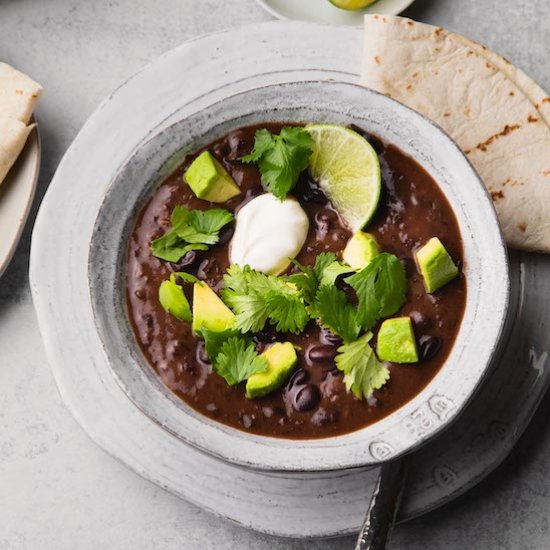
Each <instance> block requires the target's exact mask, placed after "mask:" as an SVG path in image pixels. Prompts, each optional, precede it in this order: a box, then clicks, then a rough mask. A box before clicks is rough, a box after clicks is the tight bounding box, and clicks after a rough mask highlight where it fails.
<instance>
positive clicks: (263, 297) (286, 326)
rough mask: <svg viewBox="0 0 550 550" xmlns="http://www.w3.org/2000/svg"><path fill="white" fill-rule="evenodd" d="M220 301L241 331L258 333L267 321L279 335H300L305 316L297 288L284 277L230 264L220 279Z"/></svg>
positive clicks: (306, 315)
mask: <svg viewBox="0 0 550 550" xmlns="http://www.w3.org/2000/svg"><path fill="white" fill-rule="evenodd" d="M224 284H225V288H224V289H223V290H222V292H221V294H222V299H223V301H224V302H225V303H226V304H227V305H228V306H229V307H230V308H231V309H232V310H233V312H234V313H235V315H236V316H237V322H236V325H235V326H236V328H238V329H239V330H240V331H241V332H243V333H245V332H249V331H252V332H259V331H260V330H262V329H263V328H264V326H265V324H266V323H267V321H268V320H269V322H270V324H272V325H274V326H275V328H276V330H278V331H280V332H292V333H294V334H298V333H300V332H301V331H302V330H303V329H304V327H305V326H306V324H307V322H308V321H309V314H308V312H307V310H306V305H305V303H304V300H303V298H302V293H301V292H300V290H299V289H297V288H295V287H293V286H292V284H288V283H287V282H286V281H285V280H284V278H282V277H275V276H273V275H265V274H263V273H260V272H259V271H255V270H254V269H251V268H250V267H249V266H244V267H241V266H239V265H236V264H235V265H232V266H231V267H230V268H229V269H228V271H227V273H226V275H225V276H224Z"/></svg>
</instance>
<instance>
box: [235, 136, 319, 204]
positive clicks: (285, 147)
mask: <svg viewBox="0 0 550 550" xmlns="http://www.w3.org/2000/svg"><path fill="white" fill-rule="evenodd" d="M312 150H313V139H312V137H311V136H310V135H309V133H308V132H307V130H305V129H304V128H300V127H293V126H285V127H284V128H283V129H282V130H281V133H280V134H279V135H276V134H272V133H271V132H270V131H269V130H266V129H265V128H263V129H261V130H257V131H256V135H255V137H254V149H253V150H252V152H251V153H250V154H249V155H245V156H244V157H241V159H240V160H241V161H242V162H245V163H256V164H258V167H259V169H260V173H261V175H262V182H263V183H264V185H265V186H266V188H267V190H268V191H270V192H271V193H273V194H274V195H275V196H276V197H277V198H278V199H279V200H284V199H285V198H286V196H287V195H288V193H289V192H290V191H291V190H292V188H293V187H294V186H295V185H296V182H297V181H298V177H299V175H300V173H301V172H302V171H303V170H305V169H306V168H307V167H308V165H309V158H310V156H311V153H312Z"/></svg>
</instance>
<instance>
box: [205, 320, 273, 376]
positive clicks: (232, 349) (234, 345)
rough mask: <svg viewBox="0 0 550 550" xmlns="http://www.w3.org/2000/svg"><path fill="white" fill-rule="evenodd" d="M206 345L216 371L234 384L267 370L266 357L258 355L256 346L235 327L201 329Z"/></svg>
mask: <svg viewBox="0 0 550 550" xmlns="http://www.w3.org/2000/svg"><path fill="white" fill-rule="evenodd" d="M201 333H202V336H203V338H204V345H205V348H206V352H207V353H208V357H209V358H210V361H212V369H213V370H214V372H216V373H217V374H219V375H220V376H222V377H223V378H224V379H225V381H226V382H227V383H228V384H229V385H230V386H234V385H235V384H238V383H239V382H243V381H244V380H247V379H248V378H250V376H252V375H253V374H256V373H257V372H265V371H266V370H267V366H268V365H267V361H266V359H265V357H261V356H260V355H258V352H257V351H256V346H255V345H254V343H253V342H252V341H251V340H250V338H247V337H246V336H243V335H242V334H239V333H238V331H236V330H234V329H229V330H225V331H222V332H214V331H212V330H208V329H207V328H206V327H204V326H203V327H202V329H201Z"/></svg>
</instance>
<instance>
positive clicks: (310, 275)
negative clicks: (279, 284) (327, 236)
mask: <svg viewBox="0 0 550 550" xmlns="http://www.w3.org/2000/svg"><path fill="white" fill-rule="evenodd" d="M291 261H292V263H293V264H294V265H296V266H298V267H299V268H300V270H301V271H302V273H293V274H292V275H289V277H288V281H289V282H291V283H293V284H294V285H296V287H297V288H298V289H300V290H301V291H302V293H303V295H304V299H305V301H306V302H307V303H308V304H312V303H313V302H314V301H315V294H317V290H318V289H319V285H320V284H321V279H322V278H323V273H324V272H325V270H326V269H327V267H328V266H330V265H331V264H332V263H334V262H335V261H336V254H334V252H322V253H321V254H319V256H317V258H315V265H314V266H313V267H311V266H307V265H302V264H301V263H300V262H298V261H297V260H291Z"/></svg>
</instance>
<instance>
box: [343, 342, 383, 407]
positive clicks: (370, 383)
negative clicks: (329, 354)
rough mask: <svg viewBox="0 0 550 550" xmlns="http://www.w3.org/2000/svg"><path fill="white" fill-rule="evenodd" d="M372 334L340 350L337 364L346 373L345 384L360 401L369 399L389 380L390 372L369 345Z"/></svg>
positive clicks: (345, 345)
mask: <svg viewBox="0 0 550 550" xmlns="http://www.w3.org/2000/svg"><path fill="white" fill-rule="evenodd" d="M371 338H372V332H367V333H365V334H364V335H363V336H361V338H359V339H358V340H356V341H355V342H351V343H348V344H344V345H343V346H341V347H339V348H338V352H339V353H338V355H337V356H336V359H335V363H336V366H337V367H338V369H339V370H341V371H342V372H344V373H345V376H344V384H345V385H346V389H347V390H348V391H350V390H351V391H352V392H353V393H354V394H355V396H356V397H357V398H359V399H363V398H364V399H368V398H369V397H370V396H371V395H372V393H373V392H374V390H378V389H380V388H381V387H382V386H383V385H384V384H385V383H386V382H387V381H388V379H389V377H390V371H389V370H388V368H387V367H386V366H385V365H384V363H381V362H380V361H379V360H378V358H377V357H376V354H375V353H374V350H373V349H372V347H371V346H370V344H369V340H370V339H371Z"/></svg>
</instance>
